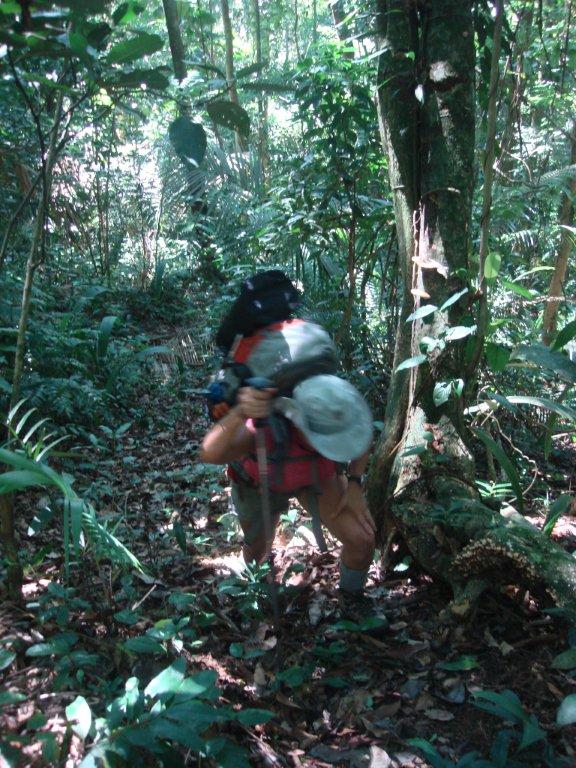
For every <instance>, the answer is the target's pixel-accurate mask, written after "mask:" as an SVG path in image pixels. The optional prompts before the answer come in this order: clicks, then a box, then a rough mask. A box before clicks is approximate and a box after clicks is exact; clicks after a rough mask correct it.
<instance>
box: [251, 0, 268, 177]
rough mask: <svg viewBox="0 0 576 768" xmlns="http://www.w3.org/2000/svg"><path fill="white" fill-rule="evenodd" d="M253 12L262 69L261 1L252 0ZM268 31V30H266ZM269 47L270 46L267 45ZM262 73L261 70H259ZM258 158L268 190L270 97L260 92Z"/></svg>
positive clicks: (258, 58)
mask: <svg viewBox="0 0 576 768" xmlns="http://www.w3.org/2000/svg"><path fill="white" fill-rule="evenodd" d="M252 11H253V16H254V42H255V44H256V64H257V65H258V66H259V67H262V65H263V63H264V61H265V60H266V57H265V56H264V55H263V42H264V41H263V34H262V33H263V30H262V14H261V8H260V0H252ZM266 29H267V28H266ZM266 47H268V45H266ZM259 73H261V70H259ZM258 157H259V159H260V168H261V184H262V189H263V190H265V189H266V180H267V178H268V169H269V155H268V96H267V95H266V94H265V93H264V92H263V91H260V92H259V93H258Z"/></svg>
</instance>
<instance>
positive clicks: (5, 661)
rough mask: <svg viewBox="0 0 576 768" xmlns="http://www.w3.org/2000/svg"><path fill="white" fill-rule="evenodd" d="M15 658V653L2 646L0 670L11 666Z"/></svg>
mask: <svg viewBox="0 0 576 768" xmlns="http://www.w3.org/2000/svg"><path fill="white" fill-rule="evenodd" d="M15 658H16V654H15V653H13V652H12V651H7V650H6V649H5V648H0V671H1V670H3V669H6V667H9V666H10V664H12V662H13V661H14V659H15Z"/></svg>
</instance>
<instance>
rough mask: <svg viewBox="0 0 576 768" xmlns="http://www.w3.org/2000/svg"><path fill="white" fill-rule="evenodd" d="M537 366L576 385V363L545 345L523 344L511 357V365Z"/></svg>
mask: <svg viewBox="0 0 576 768" xmlns="http://www.w3.org/2000/svg"><path fill="white" fill-rule="evenodd" d="M522 364H528V365H536V366H539V367H541V368H546V370H549V371H552V372H554V373H556V374H557V375H558V376H559V377H560V378H561V379H562V380H563V381H566V382H568V383H569V384H575V383H576V363H574V362H572V360H570V358H569V357H567V356H566V355H564V354H563V353H562V352H557V351H556V350H553V349H550V348H549V347H547V346H546V345H545V344H521V345H520V346H518V347H516V349H515V350H514V351H513V352H512V354H511V356H510V362H509V365H522Z"/></svg>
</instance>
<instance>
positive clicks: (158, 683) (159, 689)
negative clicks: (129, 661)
mask: <svg viewBox="0 0 576 768" xmlns="http://www.w3.org/2000/svg"><path fill="white" fill-rule="evenodd" d="M185 670H186V662H185V661H184V659H183V658H179V659H176V661H174V662H173V663H172V664H171V665H170V666H169V667H166V669H164V670H162V672H160V674H159V675H156V677H154V678H153V679H152V680H150V682H149V683H148V685H147V686H146V688H145V689H144V693H145V695H146V696H150V697H154V696H165V695H166V694H170V693H172V694H173V693H176V692H177V690H178V688H179V687H180V684H181V683H182V681H183V680H184V672H185Z"/></svg>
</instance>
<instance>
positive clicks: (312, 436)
mask: <svg viewBox="0 0 576 768" xmlns="http://www.w3.org/2000/svg"><path fill="white" fill-rule="evenodd" d="M274 410H275V411H278V412H280V413H282V414H283V415H284V416H285V417H286V418H287V419H289V420H290V421H291V422H292V423H293V424H294V425H295V426H296V427H297V428H298V429H299V430H300V431H301V432H302V433H303V435H304V436H305V438H306V439H307V440H308V442H309V443H310V445H311V446H312V447H313V448H314V449H315V450H316V451H318V453H319V454H320V455H322V456H325V457H326V458H327V459H332V460H333V461H341V462H347V461H351V460H352V459H356V458H358V457H359V456H361V455H362V454H363V453H364V452H365V451H366V450H368V448H369V447H370V443H371V442H372V431H373V426H372V414H371V413H370V409H369V407H368V405H367V403H366V401H365V400H364V398H363V397H362V395H361V394H360V392H358V390H357V389H356V388H355V387H353V386H352V384H349V383H348V382H347V381H344V379H341V378H339V377H338V376H332V375H329V374H328V375H321V376H310V378H308V379H305V380H304V381H302V382H300V384H298V385H297V386H296V387H294V392H293V395H292V397H278V398H276V400H275V405H274Z"/></svg>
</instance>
